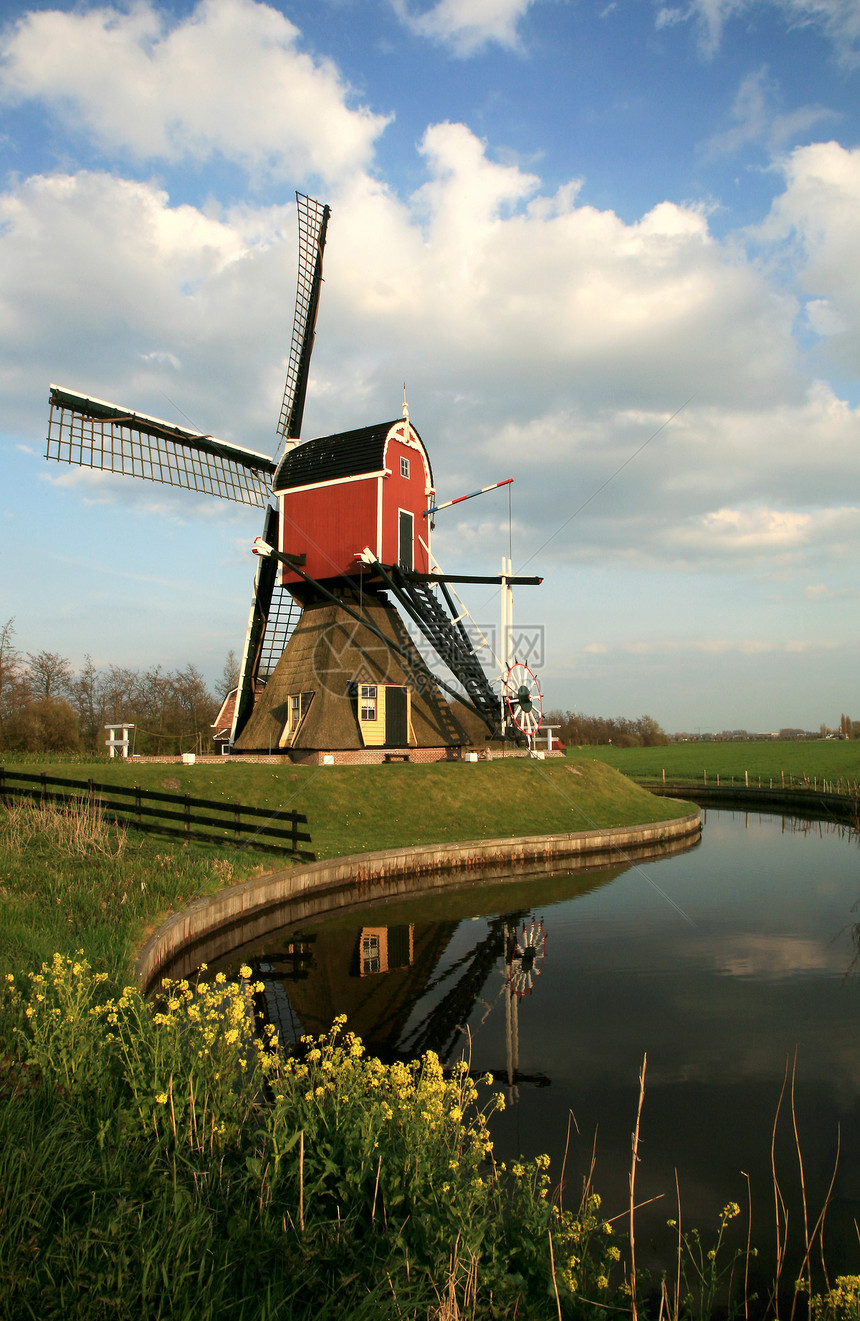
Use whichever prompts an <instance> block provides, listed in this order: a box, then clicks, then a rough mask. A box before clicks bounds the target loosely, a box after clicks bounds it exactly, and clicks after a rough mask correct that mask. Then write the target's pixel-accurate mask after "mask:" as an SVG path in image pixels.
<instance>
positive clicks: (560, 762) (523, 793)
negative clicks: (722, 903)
mask: <svg viewBox="0 0 860 1321" xmlns="http://www.w3.org/2000/svg"><path fill="white" fill-rule="evenodd" d="M7 769H8V770H10V771H23V772H26V773H29V774H38V773H39V772H40V771H45V772H46V773H47V774H48V775H56V776H61V777H63V778H67V779H80V780H81V781H82V782H85V781H86V779H87V777H92V779H93V780H95V781H96V782H97V783H99V782H100V783H104V784H122V785H135V784H139V785H141V786H142V787H143V788H145V789H156V790H167V791H168V792H175V793H187V794H191V795H192V796H193V797H197V798H212V799H216V800H218V801H222V802H227V803H233V802H239V803H243V804H245V805H247V806H252V807H268V808H270V809H271V811H272V814H273V817H274V816H276V815H277V813H278V812H281V811H298V812H303V813H304V814H305V815H306V816H307V818H308V822H309V828H310V833H311V835H312V837H313V843H312V845H311V847H312V848H313V850H314V852H315V853H316V855H317V857H318V858H330V857H338V856H343V855H345V854H348V853H365V852H368V851H370V850H373V849H387V848H399V847H403V846H407V845H410V844H439V843H447V842H456V841H458V840H469V839H494V838H497V837H499V838H503V837H512V836H515V835H545V834H557V833H559V832H561V831H566V830H591V829H594V828H595V827H606V826H622V825H631V824H635V823H638V822H645V821H664V820H668V819H670V818H671V817H673V816H677V815H678V808H677V806H673V805H672V804H671V803H666V802H664V801H662V800H661V799H657V798H654V797H652V796H651V795H650V794H648V793H647V792H646V791H645V790H642V789H640V788H639V787H638V786H636V785H632V784H630V783H628V782H627V781H626V780H622V779H619V778H618V776H617V775H616V774H615V773H614V772H613V771H612V770H611V769H610V768H608V767H606V766H603V765H601V764H600V763H599V762H598V761H588V760H584V759H583V760H582V761H581V763H579V764H577V760H576V759H571V758H566V759H562V758H558V759H551V760H549V761H543V762H542V761H532V760H529V759H527V758H523V757H511V758H507V759H502V760H499V761H490V762H435V763H430V764H412V763H393V764H391V765H377V766H289V765H287V766H276V767H271V766H267V765H260V764H258V763H249V762H244V763H243V762H242V761H241V760H240V759H239V758H235V759H228V758H226V757H225V758H223V759H222V761H220V762H214V763H213V762H200V763H198V764H197V765H195V766H183V765H181V764H179V765H172V764H167V765H165V764H164V763H152V762H135V763H133V764H129V763H125V764H123V763H121V762H117V761H114V762H110V761H100V762H96V763H90V764H78V765H74V764H66V765H63V764H58V763H56V762H50V763H49V762H42V761H33V762H29V763H23V762H18V763H15V764H14V765H13V764H12V763H11V762H10V763H9V765H8V767H7ZM256 861H259V856H258V857H257V859H256Z"/></svg>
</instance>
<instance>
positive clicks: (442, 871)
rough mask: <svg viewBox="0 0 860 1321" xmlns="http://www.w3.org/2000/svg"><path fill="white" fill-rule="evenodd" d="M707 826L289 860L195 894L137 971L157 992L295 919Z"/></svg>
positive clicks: (147, 947) (611, 860)
mask: <svg viewBox="0 0 860 1321" xmlns="http://www.w3.org/2000/svg"><path fill="white" fill-rule="evenodd" d="M700 834H701V826H700V820H699V813H698V811H697V812H694V813H691V814H689V815H687V816H683V817H677V818H674V819H673V820H671V821H658V822H655V823H653V824H649V825H638V826H617V827H614V828H611V829H607V830H586V831H581V832H579V833H568V834H560V835H530V836H524V837H520V838H515V839H485V840H469V841H467V842H465V843H459V844H430V845H423V846H419V847H410V848H401V849H386V850H380V851H378V852H375V853H356V854H351V855H350V856H348V857H344V858H326V859H324V860H323V861H321V862H313V863H309V864H307V865H302V866H294V867H287V868H284V869H283V870H281V871H276V872H269V873H267V874H266V875H265V876H259V877H255V878H254V879H253V880H250V881H244V882H243V883H242V884H240V885H234V886H229V887H227V888H226V889H224V890H221V891H220V892H219V893H218V894H216V895H211V896H209V897H207V898H203V899H195V900H194V901H193V902H192V903H190V904H188V905H186V907H185V908H183V909H182V910H181V911H180V912H178V913H174V914H173V915H172V916H171V917H169V918H168V919H167V920H166V921H165V922H163V923H162V925H161V926H160V927H159V928H158V929H157V930H156V931H155V932H153V934H152V935H151V936H150V937H149V939H148V940H147V941H146V943H145V944H144V946H143V948H142V950H141V952H140V955H139V957H138V960H137V975H138V979H139V980H140V982H141V983H142V985H143V986H144V988H145V989H147V990H149V989H150V988H152V987H153V986H154V985H155V984H156V983H157V982H158V980H159V979H160V977H161V976H163V975H165V973H166V971H167V970H170V975H172V976H176V975H180V976H185V975H186V974H187V973H188V972H190V971H193V969H194V968H196V967H198V966H199V964H200V962H201V961H207V962H208V961H210V960H211V959H212V958H214V957H217V956H219V955H220V954H222V953H226V952H228V951H229V950H231V949H237V948H239V947H241V946H243V945H246V944H248V943H249V942H250V941H252V940H253V939H255V938H258V937H259V936H261V935H263V934H264V933H265V931H266V930H268V929H272V928H275V927H277V926H283V925H287V924H288V923H289V922H290V921H291V920H294V919H295V920H306V919H308V918H311V917H313V916H320V915H322V914H323V913H325V912H330V911H332V910H335V909H341V910H343V909H349V908H355V907H361V906H363V905H365V904H367V903H372V902H378V901H380V900H382V901H384V900H386V899H394V898H400V897H404V898H405V897H408V896H410V895H413V894H415V893H422V894H423V893H432V892H433V891H438V890H444V889H457V888H461V887H463V886H466V885H470V884H472V885H479V884H482V883H484V878H485V875H486V874H488V873H489V876H488V877H487V879H490V877H491V878H492V879H494V880H496V881H498V880H499V879H500V878H499V877H498V875H494V873H498V872H499V871H500V870H502V869H505V868H508V869H514V868H516V872H515V873H514V874H513V875H512V876H511V880H521V879H523V877H524V875H528V874H529V871H530V870H536V871H538V872H541V873H543V872H545V870H546V868H547V866H548V865H551V864H556V863H558V862H564V863H565V864H566V865H567V866H568V867H569V868H570V870H571V871H575V870H580V869H585V868H594V867H600V866H604V867H605V866H611V865H613V864H616V865H621V866H623V865H626V864H629V863H632V862H634V861H643V860H645V859H648V858H653V857H661V856H669V855H671V854H672V853H675V852H679V851H681V850H683V849H686V848H689V847H691V846H692V845H693V844H695V843H697V842H698V840H699V838H700ZM275 910H281V911H280V912H278V913H277V914H276V912H275Z"/></svg>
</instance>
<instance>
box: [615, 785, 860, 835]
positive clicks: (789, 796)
mask: <svg viewBox="0 0 860 1321" xmlns="http://www.w3.org/2000/svg"><path fill="white" fill-rule="evenodd" d="M635 778H636V782H637V784H640V785H641V786H642V788H643V789H649V790H650V791H651V793H654V794H657V795H659V796H660V797H666V798H684V799H689V800H691V801H692V802H695V803H699V804H700V806H703V807H704V806H706V805H710V806H714V807H716V806H719V805H720V804H721V803H722V804H723V805H726V806H727V805H729V804H730V803H736V804H737V805H738V806H747V807H750V806H758V807H760V808H763V809H764V810H765V811H767V810H774V809H778V810H780V811H787V812H791V811H796V812H800V813H803V814H810V813H811V814H813V815H826V816H827V817H832V818H833V819H835V820H839V821H846V822H848V823H849V824H851V825H853V826H857V825H858V822H860V796H858V793H857V786H856V785H855V784H853V782H851V781H845V780H843V781H841V782H839V783H837V782H835V781H833V782H831V781H830V780H815V779H813V780H806V779H804V780H803V782H801V781H800V777H798V776H795V777H794V783H793V784H786V785H785V786H783V785H782V784H781V783H780V782H779V779H778V778H777V777H774V778H773V779H771V777H770V776H767V777H765V776H761V777H759V776H758V775H756V776H755V777H753V776H751V775H749V776H742V777H739V776H731V775H724V776H722V778H721V777H720V776H715V777H713V778H701V777H700V778H698V779H695V778H692V777H691V778H684V777H681V776H664V778H663V779H662V780H656V779H654V778H653V777H651V776H644V775H643V776H637V777H635ZM754 778H755V780H756V781H758V780H759V779H760V780H761V783H754ZM786 778H787V777H786Z"/></svg>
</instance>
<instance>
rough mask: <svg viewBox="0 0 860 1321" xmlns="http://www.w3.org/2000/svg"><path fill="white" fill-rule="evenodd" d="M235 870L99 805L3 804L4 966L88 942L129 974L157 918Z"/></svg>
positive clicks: (113, 972)
mask: <svg viewBox="0 0 860 1321" xmlns="http://www.w3.org/2000/svg"><path fill="white" fill-rule="evenodd" d="M245 867H246V870H247V869H249V868H250V860H249V862H248V863H246V864H245ZM234 874H238V875H242V874H243V872H242V870H241V869H240V868H239V867H237V868H236V873H234V867H233V863H232V862H230V861H229V860H222V859H219V858H217V857H215V856H214V855H213V854H212V853H211V852H209V853H206V852H204V851H202V850H196V849H194V848H193V847H185V848H182V847H179V848H176V847H174V846H172V845H165V844H164V842H163V841H158V840H155V839H151V838H149V837H146V836H143V837H142V836H140V835H138V834H136V833H135V832H133V831H126V830H125V829H124V828H122V827H118V826H117V825H116V824H115V823H113V822H111V821H110V820H108V819H106V818H105V816H104V814H103V813H102V811H101V810H100V808H99V807H98V805H97V804H92V805H89V804H87V803H86V802H84V803H82V804H78V805H74V804H69V805H67V806H57V805H51V804H50V803H49V804H47V805H46V806H45V807H44V808H41V807H39V806H37V805H36V804H34V803H30V802H27V801H15V800H11V801H9V802H7V803H5V804H0V974H2V973H3V972H6V971H10V972H14V971H15V970H17V969H19V968H22V967H23V968H26V967H33V966H37V967H38V965H39V964H40V963H42V962H44V961H46V960H50V959H51V957H52V955H53V954H54V953H55V952H56V951H59V952H61V953H69V952H72V951H74V950H76V949H78V948H83V949H86V952H87V955H88V957H89V958H90V959H91V960H92V962H93V963H94V964H97V965H98V967H99V968H101V969H104V970H106V971H107V972H108V973H109V975H110V976H111V978H112V979H114V980H116V981H118V982H121V981H122V980H123V979H125V978H126V977H128V975H129V972H130V969H131V964H132V961H133V954H134V949H135V946H136V944H137V943H138V942H139V941H140V940H141V938H142V937H143V934H144V932H145V930H146V928H147V927H148V926H149V924H151V923H152V922H154V921H156V920H157V919H158V918H159V917H161V916H164V915H166V914H167V913H168V912H170V911H171V910H172V909H174V908H176V907H178V906H180V905H181V904H183V903H185V902H187V901H188V900H189V899H191V898H193V897H194V896H195V895H198V894H203V893H209V892H212V891H214V890H216V889H218V888H219V887H220V886H221V885H223V884H225V883H228V882H229V881H230V880H232V879H233V877H234Z"/></svg>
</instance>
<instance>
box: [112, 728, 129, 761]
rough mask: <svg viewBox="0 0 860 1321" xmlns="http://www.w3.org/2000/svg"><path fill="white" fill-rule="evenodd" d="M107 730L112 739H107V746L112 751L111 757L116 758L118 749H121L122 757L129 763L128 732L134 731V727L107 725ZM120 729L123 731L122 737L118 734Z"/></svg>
mask: <svg viewBox="0 0 860 1321" xmlns="http://www.w3.org/2000/svg"><path fill="white" fill-rule="evenodd" d="M105 729H106V730H107V731H108V733H109V734H110V738H107V739H105V746H106V747H108V748H109V749H110V755H111V757H112V758H113V757H115V756H116V753H117V748H120V749H121V755H122V756H123V757H124V758H125V760H126V761H128V731H129V730H130V729H134V725H129V724H122V725H105ZM118 729H121V730H122V734H121V735H119V734H117V733H116V731H117V730H118Z"/></svg>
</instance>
